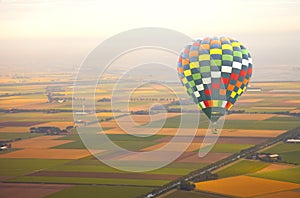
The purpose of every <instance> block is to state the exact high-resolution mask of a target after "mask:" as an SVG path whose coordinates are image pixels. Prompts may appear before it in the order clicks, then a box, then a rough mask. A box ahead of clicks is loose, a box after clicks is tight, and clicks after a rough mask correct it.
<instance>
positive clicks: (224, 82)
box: [221, 78, 229, 85]
mask: <svg viewBox="0 0 300 198" xmlns="http://www.w3.org/2000/svg"><path fill="white" fill-rule="evenodd" d="M221 82H223V84H226V85H228V84H229V78H222V79H221Z"/></svg>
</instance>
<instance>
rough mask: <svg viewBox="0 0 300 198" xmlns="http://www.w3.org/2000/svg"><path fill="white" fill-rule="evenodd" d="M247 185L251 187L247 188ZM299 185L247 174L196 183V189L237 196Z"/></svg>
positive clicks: (247, 195)
mask: <svg viewBox="0 0 300 198" xmlns="http://www.w3.org/2000/svg"><path fill="white" fill-rule="evenodd" d="M249 186H251V187H250V188H249ZM299 187H300V185H299V184H294V183H288V182H281V181H275V180H268V179H261V178H254V177H249V176H236V177H229V178H224V179H219V180H215V181H206V182H200V183H196V190H199V191H204V192H205V191H206V192H212V193H217V194H225V195H231V196H237V197H253V196H258V195H264V194H271V193H275V192H280V191H287V190H295V189H298V188H299Z"/></svg>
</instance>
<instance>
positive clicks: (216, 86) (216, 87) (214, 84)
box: [211, 83, 220, 89]
mask: <svg viewBox="0 0 300 198" xmlns="http://www.w3.org/2000/svg"><path fill="white" fill-rule="evenodd" d="M211 87H212V88H213V89H219V88H220V84H219V83H212V85H211Z"/></svg>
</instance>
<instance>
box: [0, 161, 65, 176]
mask: <svg viewBox="0 0 300 198" xmlns="http://www.w3.org/2000/svg"><path fill="white" fill-rule="evenodd" d="M68 161H69V160H52V159H0V175H1V176H19V175H24V174H28V173H31V172H33V171H37V170H41V169H47V168H50V167H55V166H58V165H61V164H64V163H66V162H68Z"/></svg>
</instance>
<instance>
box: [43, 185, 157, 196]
mask: <svg viewBox="0 0 300 198" xmlns="http://www.w3.org/2000/svg"><path fill="white" fill-rule="evenodd" d="M151 190H153V189H152V188H146V187H138V188H137V187H125V186H118V187H115V186H74V187H70V188H66V189H64V190H62V191H60V192H57V193H54V194H52V195H50V196H47V197H46V198H65V197H72V198H82V197H87V198H99V197H111V198H120V197H136V196H139V195H142V194H146V193H147V192H150V191H151Z"/></svg>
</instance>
